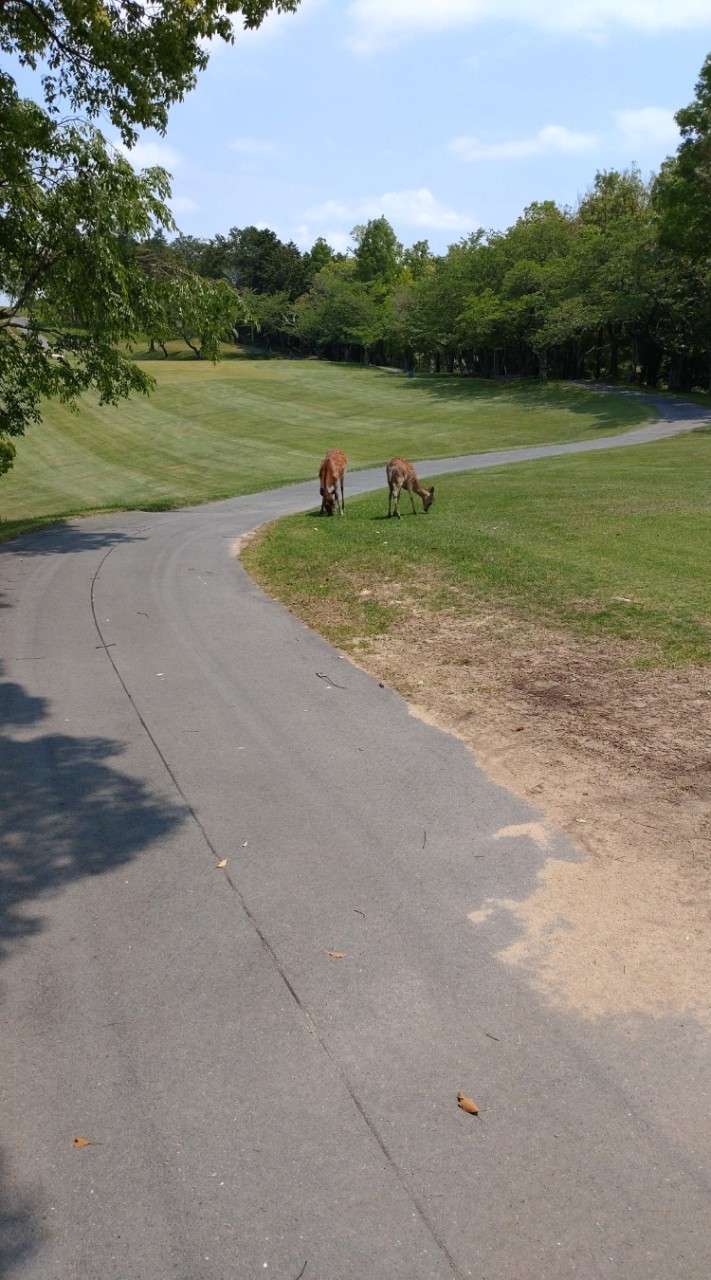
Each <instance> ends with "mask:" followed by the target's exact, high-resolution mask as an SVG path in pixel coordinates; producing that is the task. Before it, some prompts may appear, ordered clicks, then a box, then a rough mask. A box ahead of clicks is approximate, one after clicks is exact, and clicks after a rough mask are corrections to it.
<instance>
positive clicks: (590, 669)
mask: <svg viewBox="0 0 711 1280" xmlns="http://www.w3.org/2000/svg"><path fill="white" fill-rule="evenodd" d="M384 598H385V597H384ZM387 600H388V603H392V602H394V601H395V600H397V601H398V602H399V603H400V604H401V605H402V623H401V625H400V626H399V627H398V629H397V631H396V632H395V633H391V634H390V635H388V636H383V637H376V638H375V639H373V638H372V637H369V638H368V640H367V641H365V640H363V641H358V640H356V642H355V644H354V646H353V648H352V649H351V650H350V651H349V656H350V657H352V658H353V660H355V661H356V662H357V664H358V665H359V666H361V667H363V668H365V669H366V670H367V671H369V672H371V673H372V674H374V675H376V676H378V677H379V678H380V679H381V680H383V681H386V682H387V683H388V684H391V685H393V686H394V687H396V688H397V689H399V690H400V691H401V692H402V693H403V694H404V696H405V697H406V698H407V699H408V702H409V703H410V706H411V709H412V711H413V713H414V714H418V715H421V716H423V717H424V718H426V719H427V720H428V721H430V722H431V723H435V724H437V725H439V726H440V727H442V728H444V729H446V730H449V731H450V732H452V733H455V734H457V735H458V736H459V737H461V738H462V739H463V740H464V741H465V742H466V743H467V744H468V745H469V746H470V747H471V748H472V750H473V751H474V753H475V755H476V759H477V762H478V764H479V766H480V767H481V768H482V769H483V770H484V771H485V772H486V773H487V774H488V775H489V776H490V777H491V778H492V779H494V780H495V781H496V782H498V783H500V784H503V785H505V786H506V787H508V788H509V789H511V790H513V791H515V792H517V793H518V794H519V795H521V796H523V797H525V798H526V799H528V800H529V801H530V802H531V803H532V804H533V805H535V807H536V809H537V810H538V811H539V814H540V819H539V820H537V821H535V822H533V823H532V824H531V825H530V826H529V827H527V828H526V829H525V830H524V829H522V830H521V832H520V834H521V835H527V836H529V837H532V838H533V839H534V840H536V842H537V844H538V845H539V847H540V848H541V850H542V851H543V853H544V863H543V869H542V871H541V873H540V875H539V886H538V888H537V891H536V892H535V893H534V894H533V896H532V897H531V898H530V899H529V900H528V901H525V902H523V903H521V902H518V901H506V900H493V901H489V902H485V903H483V904H482V905H481V909H480V910H479V911H477V912H474V913H473V915H472V917H471V919H472V921H473V922H474V923H477V922H479V921H484V920H486V919H487V918H488V917H489V915H490V914H491V912H495V911H508V912H511V913H513V915H514V917H515V918H516V921H517V923H518V924H519V926H520V928H519V931H518V940H517V942H516V943H515V944H514V945H513V946H512V947H510V948H509V949H508V950H507V951H506V952H505V953H504V954H503V956H502V959H504V960H505V961H506V962H507V963H510V964H512V965H517V966H522V967H523V968H524V969H525V971H526V972H527V973H528V974H529V976H530V978H531V980H532V981H533V982H534V983H535V985H536V986H537V988H538V989H539V990H540V991H541V993H543V994H544V995H545V996H546V998H548V999H550V1000H551V1001H554V1002H555V1003H557V1004H561V1005H563V1006H565V1007H568V1008H574V1009H576V1010H577V1011H578V1012H579V1013H581V1014H583V1015H584V1016H587V1017H590V1018H596V1017H600V1016H603V1015H609V1014H614V1013H625V1014H635V1013H639V1014H641V1015H646V1016H652V1017H664V1016H669V1015H673V1016H677V1017H678V1016H681V1017H685V1016H689V1017H693V1018H695V1019H698V1021H699V1022H700V1023H702V1024H703V1025H705V1026H706V1027H709V1028H711V927H710V926H711V671H710V670H709V669H708V668H701V667H699V668H684V669H683V670H679V671H662V672H660V671H643V670H638V669H635V668H632V667H631V666H630V661H631V656H633V655H631V654H630V648H629V645H626V646H624V648H622V646H620V645H618V644H616V643H608V642H604V643H601V642H591V641H589V640H586V641H585V642H584V643H583V642H581V641H578V640H576V639H574V638H571V636H570V635H569V634H567V633H565V632H563V631H555V630H551V629H547V628H544V627H541V626H538V625H532V624H529V623H521V622H517V621H514V620H512V619H511V618H510V617H508V616H506V614H505V613H503V612H496V611H491V610H489V611H488V612H487V613H486V615H483V616H481V617H478V618H476V619H471V618H462V617H459V616H457V615H456V614H454V613H452V614H448V613H447V612H440V613H433V612H432V611H431V610H429V609H427V607H426V605H425V604H422V603H420V602H418V600H416V599H412V598H411V597H409V595H408V593H407V592H406V591H404V590H401V589H399V588H398V586H397V584H395V585H393V584H392V583H391V584H388V587H387ZM420 600H421V597H420ZM413 672H414V673H416V675H415V676H413ZM553 829H557V830H559V831H560V830H563V831H565V832H566V833H567V834H568V836H569V837H570V838H571V839H572V840H573V841H574V842H575V843H576V845H577V846H579V847H581V848H582V850H584V852H585V856H584V857H583V858H582V859H581V860H580V861H578V862H570V861H562V860H560V859H559V858H555V857H553V856H551V853H550V851H547V850H548V841H549V834H550V833H551V831H552V830H553Z"/></svg>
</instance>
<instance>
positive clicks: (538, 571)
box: [244, 429, 711, 665]
mask: <svg viewBox="0 0 711 1280" xmlns="http://www.w3.org/2000/svg"><path fill="white" fill-rule="evenodd" d="M710 455H711V430H709V429H705V430H700V431H696V432H694V433H691V434H689V435H684V436H679V437H677V438H675V439H673V440H666V441H660V442H658V443H656V444H652V445H643V446H639V447H637V448H630V449H625V450H616V451H614V452H613V451H610V452H602V453H599V452H596V453H591V454H580V455H575V456H571V457H565V458H551V459H544V460H538V461H536V462H530V463H525V464H516V465H512V466H506V467H500V468H495V469H493V470H491V471H488V470H487V471H482V472H477V473H475V474H472V473H466V474H460V475H456V476H442V477H437V479H436V481H435V484H436V491H437V497H436V502H435V505H434V507H433V508H432V510H431V512H430V513H429V514H428V515H427V516H424V515H423V514H421V504H419V502H418V505H419V507H420V514H419V515H418V517H417V518H415V517H413V516H412V514H411V510H410V506H409V502H408V501H407V500H406V503H405V502H404V503H403V504H402V511H403V519H402V520H401V521H396V520H390V521H388V520H387V518H384V517H386V513H387V494H386V492H385V490H383V491H382V492H380V493H378V494H373V495H368V496H367V497H365V498H359V499H354V500H353V501H351V502H350V504H349V509H348V516H347V519H346V520H345V521H342V520H316V519H313V518H310V517H304V516H294V517H289V518H287V519H285V520H281V521H278V522H277V523H276V524H274V525H272V526H271V527H270V528H269V530H268V531H267V533H266V535H265V537H264V538H263V540H261V541H259V542H258V543H256V544H255V545H253V546H250V547H248V548H247V549H246V551H245V553H244V559H245V562H246V564H247V567H248V568H249V569H250V571H251V572H253V573H254V574H255V576H256V577H257V579H258V581H260V582H262V583H263V584H264V585H265V586H266V587H267V589H268V590H269V591H271V592H272V593H273V594H275V595H277V596H278V597H279V598H280V599H282V600H284V601H285V602H286V603H288V604H289V606H290V607H291V608H292V609H294V610H295V612H297V613H298V614H299V615H300V616H301V617H303V618H304V619H305V621H307V622H309V623H310V624H311V625H313V626H316V627H317V628H318V629H320V630H322V631H323V632H324V634H326V635H327V636H328V637H329V638H330V639H332V640H333V641H335V642H336V643H338V644H340V645H342V646H346V647H347V646H348V645H349V644H350V643H351V642H352V640H353V637H355V636H358V637H364V636H368V635H372V634H375V633H382V632H387V631H389V630H390V629H391V628H392V627H397V626H406V625H407V624H406V618H405V615H406V611H407V608H408V607H410V606H408V605H407V604H406V605H404V606H400V605H397V604H393V603H390V602H388V600H387V597H388V595H389V594H391V593H389V591H388V584H398V589H399V590H400V591H401V592H403V591H404V593H405V596H406V597H407V596H410V598H413V597H414V598H416V602H417V607H418V608H420V609H422V608H425V609H431V610H433V611H439V610H441V609H443V608H447V609H450V610H452V611H453V612H454V613H455V614H457V613H461V614H463V615H467V616H469V617H474V616H476V615H477V613H478V612H481V609H482V607H486V605H487V604H492V605H493V604H496V605H497V606H504V607H505V608H506V609H508V610H509V611H511V613H512V614H513V615H515V616H519V617H535V618H536V619H538V620H541V621H543V622H548V623H552V624H555V625H562V626H565V627H568V628H570V629H571V630H573V631H574V632H575V633H577V634H585V635H589V636H598V637H601V636H614V637H616V638H617V639H618V640H621V641H623V642H625V641H627V642H629V644H630V648H629V661H630V662H633V663H635V664H637V665H679V664H682V663H685V662H704V663H707V662H709V661H711V575H709V571H708V566H709V563H710V562H711V488H710V487H709V483H708V471H709V460H710ZM422 478H423V479H424V477H422ZM363 592H371V593H372V598H368V596H364V595H362V594H361V593H363Z"/></svg>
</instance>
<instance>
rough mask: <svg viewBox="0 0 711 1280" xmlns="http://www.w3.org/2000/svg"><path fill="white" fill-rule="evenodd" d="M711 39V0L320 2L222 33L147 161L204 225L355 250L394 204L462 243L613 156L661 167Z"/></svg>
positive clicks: (402, 220)
mask: <svg viewBox="0 0 711 1280" xmlns="http://www.w3.org/2000/svg"><path fill="white" fill-rule="evenodd" d="M709 52H711V0H564V2H562V0H428V2H427V3H425V2H424V0H350V2H349V0H302V4H301V6H300V8H299V10H298V11H297V13H296V14H295V15H273V16H271V17H270V18H269V19H267V21H266V23H265V25H264V27H263V28H262V29H261V30H260V31H258V32H254V33H253V32H250V33H245V32H243V31H241V30H238V32H237V38H236V44H235V46H232V47H230V46H226V45H224V44H222V43H221V42H218V43H217V44H216V45H215V46H213V52H212V56H211V60H210V65H209V68H208V70H207V72H205V73H204V74H203V76H202V77H201V78H200V81H199V84H198V87H197V89H196V90H195V91H194V92H193V93H192V94H191V95H190V96H189V97H188V98H186V99H185V101H184V102H183V103H180V104H178V105H177V106H176V107H174V108H173V110H172V113H171V117H170V124H169V128H168V132H167V135H166V137H165V138H158V137H157V136H153V135H150V136H148V135H147V136H145V137H144V138H143V139H142V140H141V142H140V143H139V146H138V147H137V148H136V150H135V152H134V153H133V156H132V159H133V161H134V163H135V164H136V166H137V167H140V166H141V165H142V164H152V163H160V164H163V165H164V166H165V167H166V168H167V169H168V170H169V171H170V172H171V173H172V174H173V195H174V200H173V207H174V212H175V216H176V218H177V220H178V223H179V225H180V228H181V230H183V231H185V232H186V233H189V234H192V235H198V236H205V237H209V236H213V235H214V234H216V233H218V232H219V233H222V234H226V233H227V232H228V231H229V229H230V227H233V226H237V227H244V226H248V225H250V224H255V225H257V226H267V227H270V228H271V229H272V230H274V231H275V232H276V233H277V234H278V235H279V236H280V237H281V238H282V239H284V240H289V239H293V240H295V241H296V242H297V244H298V245H299V246H300V247H301V248H309V247H310V246H311V245H312V244H313V241H314V240H315V239H316V237H317V236H325V238H326V239H327V240H328V241H329V243H331V244H332V245H333V246H334V247H335V248H339V249H344V248H347V247H348V245H349V244H350V243H351V241H350V234H349V233H350V231H351V229H352V228H353V227H354V226H355V225H356V223H361V222H364V221H367V220H368V219H369V218H375V217H379V216H380V215H381V214H385V216H386V217H387V218H388V220H389V221H390V222H391V224H392V226H393V227H394V229H395V232H396V234H397V236H398V238H399V239H400V240H401V241H402V242H403V243H404V244H406V245H409V244H412V243H413V242H414V241H416V240H420V239H428V240H429V242H430V245H431V247H432V248H433V249H434V250H435V251H436V252H442V251H444V250H445V249H446V247H447V246H448V245H449V244H451V243H453V242H455V241H457V240H459V239H460V238H461V237H462V236H464V235H467V234H468V233H469V232H471V231H474V230H476V229H477V228H478V227H483V228H485V229H486V230H490V229H497V230H500V229H504V228H505V227H507V226H509V225H510V224H511V223H512V222H513V221H515V219H516V218H517V217H518V216H519V214H520V213H521V212H522V211H523V209H524V208H525V206H526V205H527V204H530V203H531V202H532V201H535V200H544V199H553V200H556V201H557V202H558V203H559V204H563V205H574V204H575V203H576V200H577V198H578V196H580V195H581V194H583V193H584V192H585V190H586V189H587V188H588V187H589V186H590V185H591V183H592V181H593V179H594V176H595V173H596V171H597V170H598V169H609V168H625V167H628V166H629V165H630V164H631V163H632V162H636V163H637V164H638V165H639V167H640V168H641V170H642V172H643V173H644V174H645V175H647V174H649V173H650V172H651V171H652V170H655V169H656V168H658V166H659V164H660V162H661V161H662V160H663V159H664V157H665V156H666V155H669V154H671V153H673V152H674V151H675V150H676V146H677V144H678V134H677V130H676V126H675V125H674V121H673V115H674V113H675V112H676V111H678V110H679V108H680V107H683V106H686V105H687V104H688V103H689V102H690V101H691V99H692V98H693V94H694V85H695V83H696V80H697V78H698V73H699V71H700V68H701V65H702V63H703V61H704V58H705V57H706V55H707V54H708V53H709Z"/></svg>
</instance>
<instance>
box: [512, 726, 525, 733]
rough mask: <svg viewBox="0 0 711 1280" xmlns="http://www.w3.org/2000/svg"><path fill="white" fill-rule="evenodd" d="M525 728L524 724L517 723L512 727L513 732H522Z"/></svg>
mask: <svg viewBox="0 0 711 1280" xmlns="http://www.w3.org/2000/svg"><path fill="white" fill-rule="evenodd" d="M525 728H526V726H525V724H517V725H516V728H515V729H514V733H523V731H524V729H525Z"/></svg>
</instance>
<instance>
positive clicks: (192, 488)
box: [0, 351, 653, 537]
mask: <svg viewBox="0 0 711 1280" xmlns="http://www.w3.org/2000/svg"><path fill="white" fill-rule="evenodd" d="M145 363H146V367H147V368H149V369H150V372H151V373H152V374H153V375H154V377H155V378H156V382H157V387H156V390H155V392H154V393H153V394H152V395H151V396H150V397H147V398H144V397H139V398H135V399H133V400H131V401H128V402H124V403H122V404H120V405H118V406H116V407H110V406H109V407H104V408H100V407H99V405H98V404H97V402H96V399H95V398H92V397H87V398H86V399H85V400H84V401H83V403H82V407H81V409H80V410H79V412H78V413H76V414H73V413H70V412H69V411H68V410H67V409H65V408H63V407H62V406H61V405H57V404H56V403H51V404H48V405H47V407H46V411H45V416H44V420H43V422H42V424H41V425H40V426H37V427H33V428H32V429H31V430H30V431H29V432H28V434H27V436H26V437H24V438H22V439H20V440H19V441H18V442H17V444H18V450H17V459H16V462H15V467H14V469H13V471H11V472H10V473H9V475H7V476H6V477H4V478H3V479H2V480H0V537H2V536H5V537H7V536H8V535H9V534H11V533H14V532H17V530H18V528H19V527H20V524H19V523H18V522H21V523H23V524H25V523H31V522H36V521H38V520H42V521H46V520H47V519H51V518H59V517H61V516H64V515H69V514H78V513H81V512H87V511H92V510H106V509H112V508H117V507H121V508H124V507H128V508H131V507H143V508H168V507H175V506H180V505H184V504H186V503H195V502H208V501H210V500H214V499H217V498H224V497H228V496H230V495H232V494H238V493H250V492H255V491H257V490H259V489H262V488H266V487H271V486H275V485H279V484H284V483H289V482H292V481H296V480H304V479H308V478H309V477H310V476H313V477H315V476H316V474H317V472H318V465H319V462H320V460H321V458H322V457H323V454H324V453H325V451H326V449H327V448H329V447H330V446H331V445H334V444H338V445H340V446H341V447H342V448H344V449H345V451H346V453H347V455H348V458H349V464H350V466H351V468H356V467H366V466H378V465H381V464H384V463H385V462H386V461H387V459H388V458H389V457H391V456H392V455H393V454H395V453H402V454H404V455H405V456H406V457H409V458H411V459H413V460H417V459H418V458H423V457H445V456H447V455H449V454H457V453H470V452H475V451H481V450H489V449H495V448H496V449H498V448H510V447H515V446H518V445H526V444H542V443H554V442H558V441H573V440H585V439H590V438H592V437H594V436H599V435H606V434H612V433H615V432H618V431H622V430H627V429H629V428H630V427H632V426H635V425H637V424H638V423H640V422H643V421H646V420H649V418H650V417H651V416H653V415H652V414H651V413H650V411H649V409H648V408H646V407H645V406H643V405H640V404H639V403H637V402H635V401H634V400H630V399H625V398H623V397H616V396H606V395H600V394H598V393H594V392H589V391H585V390H583V389H581V388H578V387H574V386H570V385H565V384H551V385H547V384H546V385H540V384H537V383H534V384H530V383H528V384H527V383H511V384H492V383H485V382H480V381H471V380H462V379H453V378H447V377H417V378H414V379H408V378H405V377H404V376H403V375H402V374H401V373H396V372H389V371H387V370H381V369H368V368H361V367H357V366H352V365H351V366H344V365H331V364H327V363H325V362H322V361H315V360H285V359H271V360H269V359H263V358H251V357H249V356H248V355H246V354H244V353H241V352H235V351H230V352H229V353H228V354H227V356H226V358H225V359H224V360H223V361H222V362H221V363H220V364H218V365H216V366H215V365H212V364H209V363H203V362H200V361H197V360H192V359H190V360H186V359H170V360H167V361H164V360H162V359H159V360H156V359H151V360H150V361H148V360H146V362H145Z"/></svg>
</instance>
